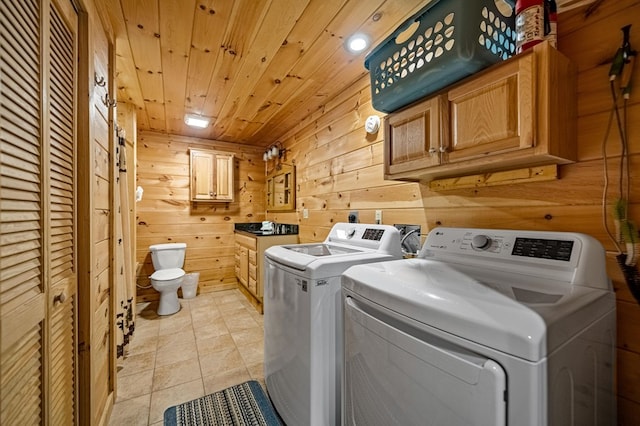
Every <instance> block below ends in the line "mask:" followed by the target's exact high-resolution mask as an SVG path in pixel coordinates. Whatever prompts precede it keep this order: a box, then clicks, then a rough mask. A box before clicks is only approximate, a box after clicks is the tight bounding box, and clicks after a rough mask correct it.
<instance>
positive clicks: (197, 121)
mask: <svg viewBox="0 0 640 426" xmlns="http://www.w3.org/2000/svg"><path fill="white" fill-rule="evenodd" d="M184 122H185V124H186V125H187V126H191V127H199V128H201V129H204V128H205V127H207V126H208V125H209V118H207V117H203V116H201V115H196V114H185V116H184Z"/></svg>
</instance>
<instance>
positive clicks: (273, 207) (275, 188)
mask: <svg viewBox="0 0 640 426" xmlns="http://www.w3.org/2000/svg"><path fill="white" fill-rule="evenodd" d="M295 209H296V167H295V166H293V165H289V164H280V165H279V166H278V167H276V168H275V169H274V170H273V171H272V172H271V173H269V174H268V175H267V211H270V212H277V211H289V210H295Z"/></svg>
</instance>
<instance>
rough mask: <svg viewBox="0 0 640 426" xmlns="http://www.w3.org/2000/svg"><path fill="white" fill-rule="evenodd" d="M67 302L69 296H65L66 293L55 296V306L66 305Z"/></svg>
mask: <svg viewBox="0 0 640 426" xmlns="http://www.w3.org/2000/svg"><path fill="white" fill-rule="evenodd" d="M65 300H67V295H66V294H64V291H63V292H61V293H59V294H56V295H55V296H53V304H54V305H57V304H58V303H64V301H65Z"/></svg>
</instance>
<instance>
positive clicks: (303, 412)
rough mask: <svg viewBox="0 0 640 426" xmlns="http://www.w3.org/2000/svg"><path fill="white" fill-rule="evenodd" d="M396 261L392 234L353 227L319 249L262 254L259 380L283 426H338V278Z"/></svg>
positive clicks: (342, 228) (396, 240)
mask: <svg viewBox="0 0 640 426" xmlns="http://www.w3.org/2000/svg"><path fill="white" fill-rule="evenodd" d="M401 257H402V252H401V249H400V233H399V231H398V230H397V229H396V228H394V227H392V226H388V225H365V224H357V223H337V224H336V225H334V226H333V228H332V229H331V232H330V233H329V236H328V237H327V238H326V240H325V241H324V242H323V243H314V244H296V245H284V246H274V247H270V248H268V249H267V250H266V251H265V277H264V278H265V290H264V377H265V381H266V385H267V390H268V392H269V396H270V397H271V400H272V401H273V405H274V406H275V408H276V410H277V411H278V413H279V414H280V416H281V417H282V419H283V420H284V421H285V423H286V424H288V425H289V426H297V425H312V426H315V425H323V426H326V425H339V424H340V400H341V398H340V377H341V374H342V367H341V366H342V362H341V361H342V321H341V313H342V311H341V308H340V306H341V296H340V294H341V293H340V276H341V274H342V273H343V272H344V271H345V269H347V268H349V267H350V266H352V265H357V264H361V263H370V262H379V261H383V260H391V259H399V258H401Z"/></svg>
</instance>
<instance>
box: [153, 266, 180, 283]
mask: <svg viewBox="0 0 640 426" xmlns="http://www.w3.org/2000/svg"><path fill="white" fill-rule="evenodd" d="M183 276H184V270H183V269H180V268H171V269H161V270H159V271H155V272H154V273H153V274H151V279H152V280H156V281H169V280H175V279H178V278H180V277H183Z"/></svg>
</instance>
